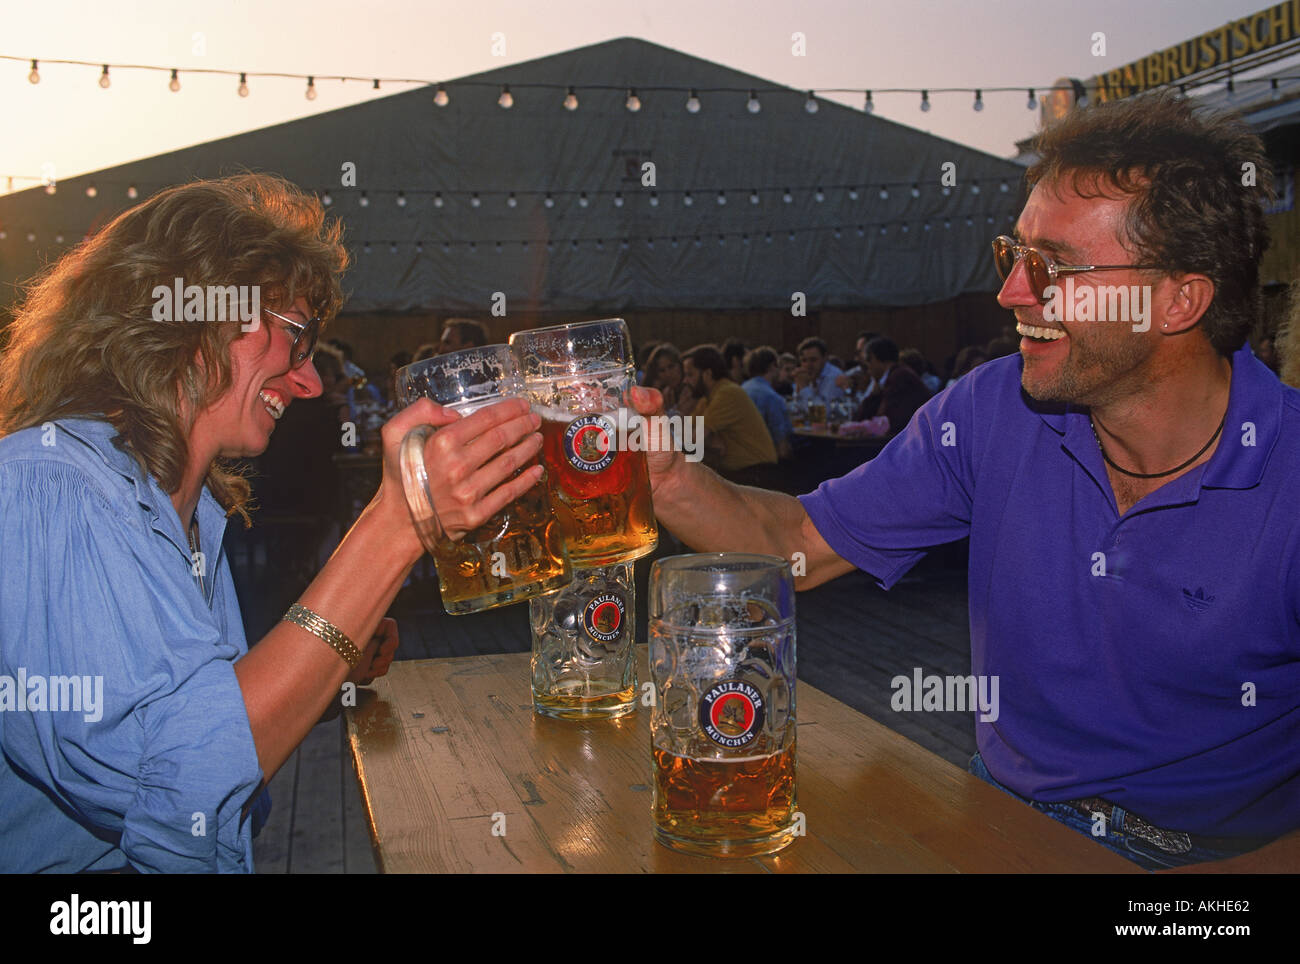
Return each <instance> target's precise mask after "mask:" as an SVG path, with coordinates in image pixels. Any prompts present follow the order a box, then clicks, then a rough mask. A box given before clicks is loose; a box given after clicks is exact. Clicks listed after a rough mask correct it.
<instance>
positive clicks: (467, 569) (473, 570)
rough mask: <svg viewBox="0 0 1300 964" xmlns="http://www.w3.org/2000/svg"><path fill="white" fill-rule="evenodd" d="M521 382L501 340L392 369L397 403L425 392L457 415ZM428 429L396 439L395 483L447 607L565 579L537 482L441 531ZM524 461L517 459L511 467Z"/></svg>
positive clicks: (523, 594)
mask: <svg viewBox="0 0 1300 964" xmlns="http://www.w3.org/2000/svg"><path fill="white" fill-rule="evenodd" d="M523 387H524V384H523V379H522V378H521V377H520V375H519V369H518V367H517V366H516V364H515V360H514V356H513V355H512V354H511V352H510V349H509V348H508V347H507V346H505V345H487V346H485V347H482V348H466V349H464V350H463V351H455V352H451V353H450V354H446V355H439V356H437V357H435V358H427V359H425V360H424V361H419V362H416V363H415V364H413V365H407V366H406V367H405V368H403V369H401V370H400V371H398V373H397V390H398V393H399V394H400V397H401V400H402V404H403V405H409V404H411V403H412V402H414V401H416V400H417V399H419V398H421V397H423V396H427V397H429V398H431V399H433V400H434V401H435V402H437V403H438V404H439V405H443V406H446V407H447V408H451V409H453V410H455V411H456V412H458V413H459V414H460V415H462V416H465V415H470V414H472V413H473V412H475V411H477V410H478V409H480V408H483V407H485V406H487V405H491V404H493V403H494V402H499V401H502V400H504V399H507V398H514V397H517V396H519V395H522V394H523ZM434 431H435V429H434V428H433V426H431V425H422V426H420V427H419V428H415V429H412V430H411V431H410V432H408V433H407V435H406V438H405V439H403V440H402V448H401V464H402V486H403V489H404V490H405V493H406V504H407V507H408V508H409V509H410V510H411V521H412V523H414V525H415V529H416V531H417V532H418V533H419V535H420V541H421V542H422V543H424V547H425V548H426V549H427V550H428V551H429V552H430V553H431V554H432V555H433V558H434V562H435V564H436V565H437V569H438V584H439V587H440V589H441V591H442V604H443V607H444V608H445V609H446V610H447V612H448V613H451V614H452V615H460V614H463V613H473V612H479V611H481V610H484V609H492V608H495V607H497V606H506V605H509V604H510V603H515V602H519V601H520V600H523V599H528V598H530V597H532V596H538V595H541V594H542V593H547V592H551V591H553V590H556V589H561V588H563V587H564V586H567V585H568V584H569V581H570V579H571V578H572V576H573V572H572V569H571V568H570V566H569V560H568V556H567V554H566V553H565V549H564V539H563V537H562V535H561V531H560V527H559V525H558V524H557V522H556V519H555V513H554V511H553V510H552V507H551V500H550V497H549V494H548V491H547V487H546V485H545V484H544V483H542V482H539V483H538V484H537V485H535V486H533V487H532V488H531V489H529V490H528V491H527V492H525V493H524V494H523V495H521V496H520V497H519V498H518V499H516V500H515V501H514V502H512V503H510V505H508V506H506V507H505V508H504V509H502V510H501V511H500V512H498V513H497V514H496V515H494V516H492V518H490V519H488V520H487V521H486V522H484V523H483V525H481V526H479V527H478V528H477V529H475V530H474V531H472V532H468V533H466V534H465V536H464V537H463V538H461V539H460V540H459V541H457V542H453V541H452V540H450V539H448V538H446V537H445V536H444V535H442V527H441V526H440V525H439V524H438V520H437V515H436V513H435V512H434V508H433V496H432V493H430V491H429V478H428V474H427V472H426V470H425V465H424V446H425V443H426V442H427V441H428V439H429V436H430V435H431V434H432V433H433V432H434ZM529 467H530V466H529V465H525V466H521V468H520V470H519V471H521V472H522V471H524V470H525V469H527V468H529Z"/></svg>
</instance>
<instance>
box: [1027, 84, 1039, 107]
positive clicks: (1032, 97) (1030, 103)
mask: <svg viewBox="0 0 1300 964" xmlns="http://www.w3.org/2000/svg"><path fill="white" fill-rule="evenodd" d="M1025 107H1027V108H1028V109H1029V110H1037V109H1038V95H1037V94H1035V93H1034V88H1032V87H1030V88H1029V98H1028V100H1026V101H1025Z"/></svg>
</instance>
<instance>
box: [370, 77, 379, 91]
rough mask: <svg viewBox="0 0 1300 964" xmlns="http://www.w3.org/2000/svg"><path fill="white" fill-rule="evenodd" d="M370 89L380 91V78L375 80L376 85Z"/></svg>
mask: <svg viewBox="0 0 1300 964" xmlns="http://www.w3.org/2000/svg"><path fill="white" fill-rule="evenodd" d="M370 89H371V90H378V89H379V78H378V77H376V78H375V82H374V84H373V85H372V86H371V88H370Z"/></svg>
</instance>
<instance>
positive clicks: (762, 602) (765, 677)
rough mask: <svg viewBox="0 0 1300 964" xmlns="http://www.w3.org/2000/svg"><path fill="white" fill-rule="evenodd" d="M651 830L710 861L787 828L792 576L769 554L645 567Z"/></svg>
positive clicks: (780, 835)
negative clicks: (650, 691)
mask: <svg viewBox="0 0 1300 964" xmlns="http://www.w3.org/2000/svg"><path fill="white" fill-rule="evenodd" d="M649 606H650V613H649V614H650V676H651V680H652V681H653V683H654V689H655V703H654V708H653V710H652V711H651V717H650V742H651V753H652V757H653V761H652V767H653V770H654V774H653V776H654V811H653V812H654V827H655V838H656V839H657V840H658V841H659V842H660V843H662V844H664V845H665V846H667V847H670V848H672V849H674V850H682V851H685V852H687V853H693V854H702V855H705V856H710V857H752V856H755V855H759V854H769V853H775V852H776V851H778V850H780V849H781V848H783V847H785V846H787V845H788V844H789V843H790V842H791V841H792V840H793V839H794V832H795V659H794V650H795V622H794V577H793V575H792V574H791V571H790V565H789V563H787V562H786V561H785V560H784V559H779V558H777V557H775V556H761V555H747V554H742V553H701V554H696V555H684V556H670V557H669V558H667V559H660V560H658V561H656V562H655V564H654V566H653V567H651V570H650V601H649Z"/></svg>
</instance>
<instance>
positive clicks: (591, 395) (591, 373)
mask: <svg viewBox="0 0 1300 964" xmlns="http://www.w3.org/2000/svg"><path fill="white" fill-rule="evenodd" d="M510 347H511V348H512V349H513V350H514V352H515V357H516V358H517V359H518V361H519V367H520V369H521V370H522V372H523V376H524V383H525V386H526V389H527V392H528V395H529V397H530V398H531V399H532V401H533V407H534V410H536V411H538V412H539V414H540V415H541V416H542V457H543V459H544V460H545V464H546V474H547V479H548V484H549V485H550V486H551V493H552V499H553V501H554V504H555V515H556V518H557V519H559V521H560V526H561V528H562V529H563V531H564V537H565V542H566V545H567V547H568V550H569V557H570V558H571V559H572V560H573V565H574V567H575V568H578V569H591V568H596V567H599V566H611V565H614V564H615V563H620V562H631V561H632V560H634V559H640V558H641V557H642V556H648V555H649V554H650V553H652V552H654V550H655V546H657V545H658V544H659V529H658V527H657V526H656V524H655V514H654V506H653V505H652V504H651V501H650V471H649V469H648V468H647V465H646V448H647V446H648V445H649V444H650V439H649V436H650V433H649V432H648V431H646V430H644V429H643V427H642V426H641V425H640V424H639V423H640V419H641V417H640V416H639V415H638V414H637V413H636V412H635V410H634V409H632V408H630V407H629V406H628V391H629V389H630V388H631V387H632V386H633V385H635V384H636V365H635V362H634V360H633V356H632V338H631V336H630V335H629V334H628V330H627V324H626V323H625V322H624V321H623V319H621V318H609V319H606V320H604V321H589V322H582V323H578V324H571V325H556V326H554V327H551V328H533V329H530V330H527V331H517V332H515V333H514V334H513V335H511V336H510Z"/></svg>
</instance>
